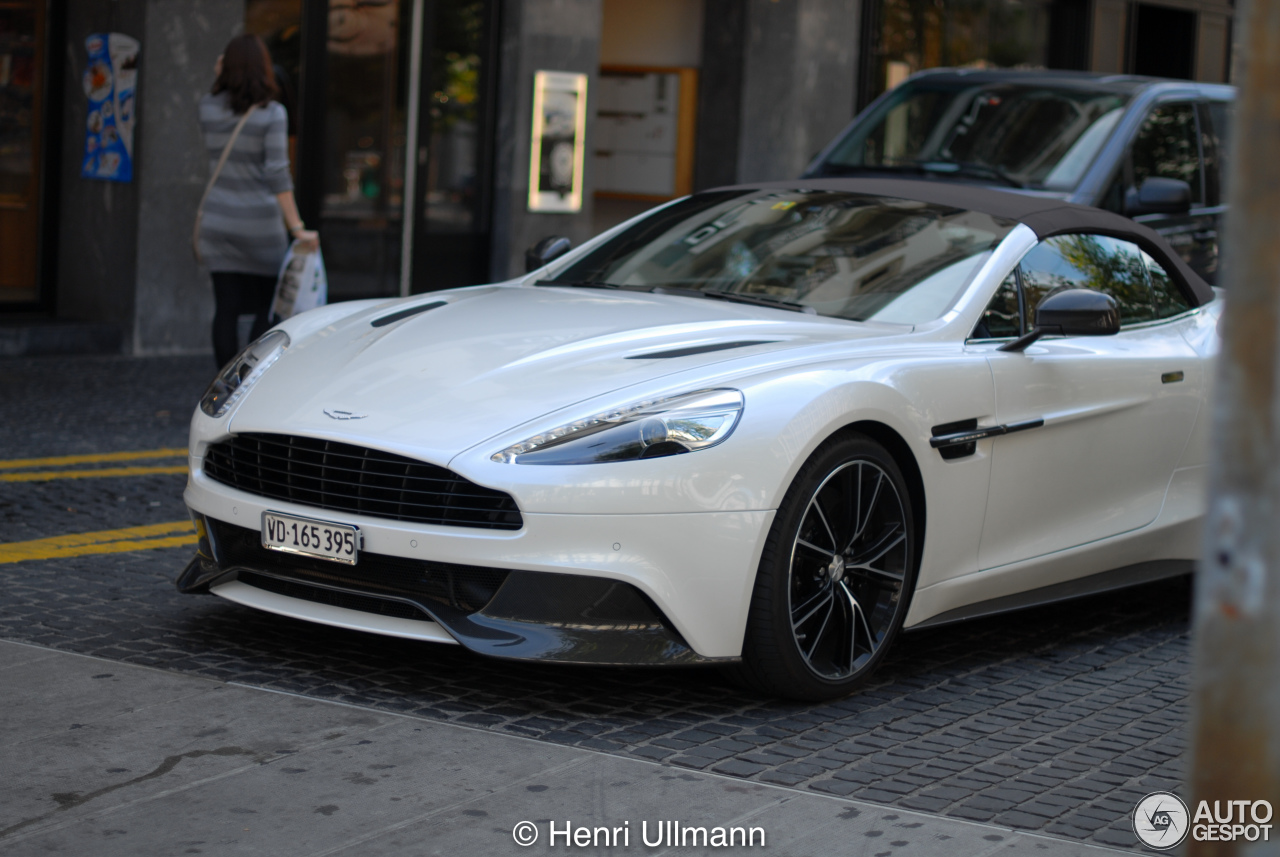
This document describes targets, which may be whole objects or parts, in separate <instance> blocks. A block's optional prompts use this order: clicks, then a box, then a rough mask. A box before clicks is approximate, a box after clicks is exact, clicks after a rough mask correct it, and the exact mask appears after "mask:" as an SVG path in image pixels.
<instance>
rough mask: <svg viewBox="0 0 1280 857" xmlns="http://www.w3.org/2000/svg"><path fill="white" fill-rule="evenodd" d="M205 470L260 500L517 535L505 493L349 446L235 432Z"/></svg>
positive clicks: (518, 521)
mask: <svg viewBox="0 0 1280 857" xmlns="http://www.w3.org/2000/svg"><path fill="white" fill-rule="evenodd" d="M204 472H205V474H206V475H207V476H208V477H209V478H210V479H212V480H214V481H215V482H221V483H222V484H223V485H229V486H231V487H232V488H238V489H239V490H241V491H246V492H248V493H250V494H257V495H258V496H260V497H270V498H272V499H274V500H288V501H290V502H293V503H301V504H302V505H304V506H314V507H315V508H317V509H334V510H337V511H342V512H355V513H358V514H361V515H369V516H370V517H374V518H388V519H390V520H393V521H414V522H417V523H422V524H446V525H449V526H455V527H481V528H484V529H491V530H518V529H520V528H521V527H522V526H524V521H523V519H522V518H521V517H520V510H519V509H518V508H516V501H515V500H514V499H513V498H512V497H511V495H510V494H506V493H504V492H502V491H496V490H494V489H492V488H485V487H483V486H480V485H476V484H475V483H474V482H471V481H469V480H466V479H463V478H462V477H461V476H459V475H458V474H456V473H454V472H453V471H451V470H447V469H445V468H443V467H437V466H436V465H434V464H427V463H426V462H423V461H415V460H414V459H412V458H406V457H404V456H403V455H395V454H393V453H390V452H381V451H379V450H376V449H366V448H364V447H361V446H353V445H351V444H349V443H338V442H336V441H331V440H319V439H316V438H310V437H297V436H294V435H281V434H239V435H235V436H234V437H232V438H231V439H229V440H225V441H223V442H222V443H217V444H214V445H213V446H211V447H209V451H208V452H207V453H205V457H204Z"/></svg>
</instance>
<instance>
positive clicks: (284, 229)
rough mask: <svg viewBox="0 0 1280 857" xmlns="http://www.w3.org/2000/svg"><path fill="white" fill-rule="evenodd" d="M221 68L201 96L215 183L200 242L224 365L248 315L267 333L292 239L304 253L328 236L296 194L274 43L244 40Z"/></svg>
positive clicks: (235, 42)
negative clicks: (308, 222) (271, 49)
mask: <svg viewBox="0 0 1280 857" xmlns="http://www.w3.org/2000/svg"><path fill="white" fill-rule="evenodd" d="M214 74H215V75H216V80H215V81H214V84H213V90H212V91H211V92H210V93H209V94H208V95H206V96H204V97H203V98H201V99H200V127H201V130H202V131H203V133H204V144H205V148H206V149H207V150H208V154H209V162H210V175H214V176H216V179H215V181H214V182H213V184H212V185H211V186H210V187H209V189H208V190H207V192H206V196H205V200H204V204H203V207H202V209H201V213H200V220H199V233H198V238H197V241H198V248H199V252H200V257H201V259H202V260H203V261H204V262H205V264H207V265H208V266H209V272H210V273H211V275H212V277H213V297H214V304H215V311H214V316H213V351H214V357H215V358H216V359H217V361H218V365H219V366H222V365H224V364H226V362H227V361H229V360H230V359H231V358H232V357H234V356H235V354H236V351H237V348H236V345H237V341H236V324H237V321H238V319H239V317H240V316H241V315H247V314H249V313H253V314H254V316H255V317H254V321H253V329H252V332H251V333H250V335H249V339H250V340H251V341H252V340H253V339H256V338H258V337H259V336H261V335H262V334H263V333H264V332H265V331H266V329H267V323H268V322H267V319H268V314H269V312H270V309H271V297H272V293H273V292H274V290H275V283H276V277H277V276H278V275H279V272H280V264H281V263H282V262H283V261H284V255H285V252H286V251H287V250H288V247H289V237H290V236H292V237H293V238H295V239H297V241H298V242H299V248H298V249H302V250H306V249H312V248H314V247H315V246H317V244H318V240H319V237H318V236H317V234H316V233H315V232H312V231H309V230H307V229H306V227H305V226H304V224H303V222H302V218H301V217H300V216H299V215H298V206H297V203H296V202H295V201H294V198H293V180H292V178H291V177H290V175H289V138H288V130H287V122H288V117H287V115H286V113H285V109H284V106H283V105H281V104H280V103H279V102H278V101H275V100H273V99H274V98H275V97H276V95H277V94H278V91H279V90H278V89H277V87H276V81H275V75H274V74H273V73H272V70H271V57H270V55H269V54H268V53H267V46H266V45H265V44H263V42H262V39H260V38H258V37H257V36H254V35H243V36H237V37H236V38H234V39H232V40H231V41H230V42H229V43H228V44H227V47H226V48H225V49H224V50H223V52H222V56H220V57H218V62H217V64H216V65H215V66H214ZM246 114H247V115H246ZM233 135H234V141H233V140H232V137H233ZM229 142H230V143H231V145H230V147H229V149H228V145H227V144H228V143H229ZM224 155H225V157H224ZM219 163H221V166H222V169H221V170H220V171H219V170H218V169H217V165H218V164H219Z"/></svg>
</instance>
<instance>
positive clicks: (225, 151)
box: [191, 104, 258, 262]
mask: <svg viewBox="0 0 1280 857" xmlns="http://www.w3.org/2000/svg"><path fill="white" fill-rule="evenodd" d="M257 109H258V105H256V104H250V105H249V109H248V110H246V111H245V112H244V115H243V116H241V117H240V121H239V122H237V123H236V127H235V130H233V131H232V132H231V138H230V139H228V140H227V145H226V146H224V147H223V148H222V155H221V157H219V158H218V165H217V166H216V167H214V168H213V175H211V176H209V183H208V184H207V185H205V186H204V194H203V195H201V197H200V204H199V205H198V206H196V224H195V226H194V227H192V229H191V250H192V252H194V253H195V254H196V261H197V262H203V261H204V260H203V259H201V258H200V221H201V220H203V219H204V203H205V200H207V199H208V198H209V191H211V190H213V186H214V184H215V183H216V182H217V181H218V176H220V175H222V168H223V167H224V166H226V164H227V158H228V157H230V156H231V147H232V146H234V145H235V144H236V138H237V137H239V136H240V132H241V131H242V130H244V123H246V122H248V121H249V117H250V116H251V115H252V114H253V111H255V110H257Z"/></svg>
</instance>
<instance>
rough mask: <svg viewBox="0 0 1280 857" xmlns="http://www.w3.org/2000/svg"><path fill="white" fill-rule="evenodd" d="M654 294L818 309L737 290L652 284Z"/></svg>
mask: <svg viewBox="0 0 1280 857" xmlns="http://www.w3.org/2000/svg"><path fill="white" fill-rule="evenodd" d="M649 291H650V292H652V293H653V294H655V295H680V296H681V297H689V298H713V299H715V300H721V301H730V302H731V303H738V304H755V305H756V306H767V307H773V308H774V309H789V310H791V311H792V312H803V313H808V314H809V315H817V314H818V311H817V310H816V309H814V308H813V307H811V306H806V305H805V304H798V303H796V302H795V301H789V300H787V299H786V298H772V297H769V296H768V295H744V294H739V293H738V292H712V291H705V292H704V291H703V290H701V289H683V288H680V287H679V286H654V287H653V288H652V289H650V290H649Z"/></svg>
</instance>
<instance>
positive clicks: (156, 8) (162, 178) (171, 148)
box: [133, 0, 244, 354]
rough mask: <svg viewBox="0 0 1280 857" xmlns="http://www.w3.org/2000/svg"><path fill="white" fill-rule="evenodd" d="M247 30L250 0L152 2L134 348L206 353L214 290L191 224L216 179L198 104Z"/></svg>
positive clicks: (143, 82)
mask: <svg viewBox="0 0 1280 857" xmlns="http://www.w3.org/2000/svg"><path fill="white" fill-rule="evenodd" d="M243 29H244V0H148V2H147V19H146V30H145V34H143V36H142V51H143V56H144V57H145V60H144V61H143V62H142V63H140V65H139V81H138V96H139V110H138V130H137V137H136V138H135V139H136V140H137V143H136V149H135V151H137V152H138V153H139V155H140V157H141V158H143V159H144V160H143V161H142V165H143V166H142V169H139V170H138V172H137V176H136V178H135V182H136V183H137V184H138V191H139V194H140V205H139V209H138V236H137V280H136V282H137V290H136V302H135V305H134V322H133V351H134V353H136V354H157V353H159V354H174V353H184V352H192V351H208V350H209V348H210V334H209V329H210V323H211V321H212V319H213V292H212V287H211V285H210V282H209V275H208V272H207V271H205V269H204V268H202V267H199V266H197V265H196V262H195V257H194V255H193V254H192V252H191V228H192V225H193V224H194V222H195V211H196V206H197V205H198V204H199V203H200V195H201V193H203V191H204V186H205V183H206V182H208V180H209V162H208V155H207V154H206V152H205V148H204V141H203V139H202V137H201V134H200V123H199V121H198V118H197V107H198V104H199V101H200V96H201V95H203V94H204V93H205V92H208V91H209V87H210V86H212V85H213V64H214V61H215V60H216V59H217V57H218V54H220V53H222V48H223V47H224V46H225V45H226V43H227V42H228V41H229V40H230V39H231V37H232V36H235V35H237V34H238V33H240V32H241V31H242V30H243Z"/></svg>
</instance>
